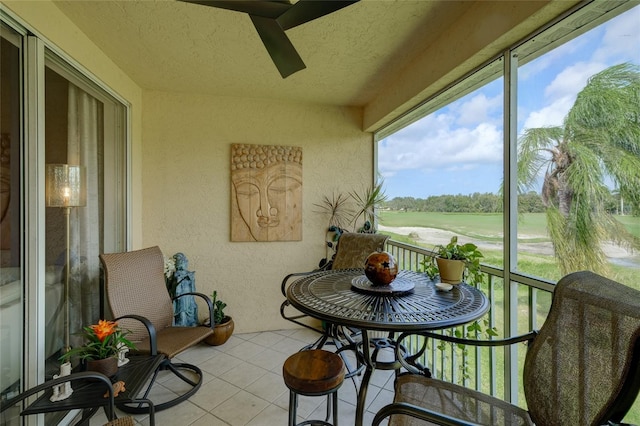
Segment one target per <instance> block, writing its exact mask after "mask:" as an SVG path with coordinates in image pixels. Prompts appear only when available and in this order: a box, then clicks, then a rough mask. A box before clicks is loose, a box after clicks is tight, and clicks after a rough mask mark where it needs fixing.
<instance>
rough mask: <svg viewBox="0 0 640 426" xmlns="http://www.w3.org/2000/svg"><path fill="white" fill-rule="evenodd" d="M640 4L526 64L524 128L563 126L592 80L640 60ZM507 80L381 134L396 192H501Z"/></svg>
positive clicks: (522, 71)
mask: <svg viewBox="0 0 640 426" xmlns="http://www.w3.org/2000/svg"><path fill="white" fill-rule="evenodd" d="M639 46H640V6H636V7H634V8H633V9H631V10H629V11H627V12H625V13H623V14H622V15H620V16H618V17H616V18H614V19H612V20H610V21H608V22H607V23H605V24H604V25H601V26H598V27H596V28H595V29H593V30H591V31H589V32H587V33H585V34H583V35H581V36H580V37H578V38H576V39H573V40H572V41H570V42H569V43H566V44H564V45H562V46H559V47H558V48H556V49H554V50H552V51H550V52H547V53H546V54H544V55H542V56H541V57H539V58H537V59H535V60H534V61H531V62H530V63H528V64H526V65H523V66H521V67H520V68H519V70H518V86H519V87H518V129H519V131H521V130H522V129H523V128H532V127H543V126H552V125H560V124H561V123H562V120H563V118H564V117H565V115H566V114H567V112H568V111H569V109H570V108H571V106H572V105H573V102H574V101H575V98H576V95H577V94H578V93H579V92H580V90H582V88H584V86H585V84H586V82H587V79H588V78H589V77H590V76H591V75H593V74H596V73H598V72H600V71H602V70H604V69H605V68H608V67H610V66H612V65H616V64H619V63H622V62H632V63H634V64H640V48H639ZM502 84H503V82H502V79H501V78H500V79H498V80H496V81H494V82H492V83H490V84H488V85H486V86H485V87H483V88H481V89H480V90H477V91H475V92H473V93H470V94H469V95H467V96H465V97H463V98H460V99H458V100H457V101H455V102H454V103H452V104H450V105H448V106H447V107H446V108H443V109H441V110H438V111H436V112H435V113H433V114H431V115H429V116H427V117H424V118H423V119H421V120H419V121H417V122H415V123H413V124H412V125H410V126H408V127H406V128H405V129H403V130H401V131H400V132H397V133H395V134H393V135H391V136H389V137H387V138H386V139H384V140H382V141H380V143H379V147H378V148H379V152H378V158H379V160H378V171H379V173H380V174H381V175H382V176H383V178H384V182H385V192H386V194H387V196H388V197H389V199H392V198H394V197H404V196H410V197H415V198H426V197H428V196H430V195H440V194H471V193H474V192H483V193H484V192H492V193H497V192H498V189H499V187H500V183H501V181H502V137H503V136H502Z"/></svg>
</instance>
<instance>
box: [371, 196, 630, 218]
mask: <svg viewBox="0 0 640 426" xmlns="http://www.w3.org/2000/svg"><path fill="white" fill-rule="evenodd" d="M619 199H620V197H619V195H618V194H616V193H615V192H613V193H610V194H609V196H608V197H607V198H606V199H605V200H603V202H604V205H605V208H606V210H607V211H608V212H609V213H612V214H620V213H621V211H620V209H621V203H620V202H619ZM380 206H381V207H382V208H386V209H390V210H399V211H414V212H443V213H445V212H446V213H502V196H501V195H499V194H492V193H484V194H481V193H479V192H476V193H474V194H469V195H462V194H458V195H432V196H430V197H428V198H426V199H424V198H414V197H395V198H394V199H392V200H387V201H385V202H383V203H381V204H380ZM622 206H623V209H624V212H623V213H624V214H632V213H634V212H632V210H631V206H629V205H624V204H622ZM545 209H546V208H545V206H544V204H543V202H542V197H541V196H540V194H538V193H536V192H534V191H530V192H528V193H526V194H521V195H519V196H518V211H519V212H520V213H544V212H545Z"/></svg>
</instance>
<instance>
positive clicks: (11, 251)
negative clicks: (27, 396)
mask: <svg viewBox="0 0 640 426" xmlns="http://www.w3.org/2000/svg"><path fill="white" fill-rule="evenodd" d="M1 17H2V20H3V23H2V32H1V34H0V35H1V36H2V39H1V42H2V45H1V46H0V47H1V49H0V55H1V60H2V61H1V64H2V69H1V73H0V79H1V84H2V88H1V89H2V90H0V94H1V95H0V99H1V102H2V103H1V105H0V107H1V108H0V113H1V121H0V148H1V152H0V185H1V186H0V188H1V189H2V193H1V194H0V201H1V205H0V213H1V215H2V216H1V217H0V219H1V220H0V262H1V263H0V333H1V336H0V350H1V353H0V398H1V400H2V401H3V402H4V401H5V400H6V399H8V398H10V397H12V396H14V395H15V394H17V393H18V392H20V391H22V390H23V389H25V388H27V387H31V386H34V385H35V384H37V383H40V382H42V381H43V380H46V379H50V378H51V377H52V376H53V375H54V374H58V373H59V371H60V364H61V363H60V360H59V358H60V356H61V354H62V353H64V352H65V351H66V350H67V348H69V347H74V346H77V345H79V344H80V343H81V342H80V341H78V336H77V332H78V331H80V330H81V328H82V327H84V326H87V325H90V324H93V323H95V322H97V321H98V319H100V313H101V306H100V302H101V298H100V266H99V258H98V255H99V254H100V253H102V252H113V251H121V250H125V249H126V248H127V229H126V217H127V203H126V194H127V183H126V182H127V176H126V163H127V160H126V148H127V145H126V135H127V106H126V104H125V102H123V100H122V99H120V98H119V97H118V96H117V94H114V93H112V92H110V91H109V89H108V88H106V87H105V86H104V85H103V84H101V83H99V82H98V81H97V80H96V79H95V78H94V77H93V76H91V75H89V74H88V73H87V72H85V71H83V70H79V69H77V68H75V67H73V66H72V65H70V64H69V63H68V62H67V61H66V60H65V58H64V57H63V56H62V55H61V54H58V53H57V51H56V50H55V46H47V45H46V43H45V42H44V41H42V40H39V39H38V38H36V37H34V36H30V35H27V34H28V31H27V30H26V29H24V28H21V27H20V26H19V25H18V24H16V23H15V22H13V21H12V20H11V19H10V18H8V17H6V16H5V15H2V16H1ZM5 18H6V22H4V21H5ZM68 170H81V171H82V172H81V175H73V176H72V179H67V177H69V176H71V174H69V176H67V175H66V174H65V173H66V171H68ZM74 173H75V172H74ZM77 176H81V179H75V177H77ZM76 183H78V184H80V186H79V187H78V188H76V187H75V186H74V185H75V184H76ZM76 190H77V191H78V194H80V196H79V197H78V199H75V198H74V194H75V193H74V191H76ZM14 414H15V413H8V414H7V413H3V416H2V418H0V424H1V425H5V424H6V425H12V424H20V419H19V418H17V417H15V416H14ZM65 414H66V413H59V414H48V415H47V416H46V418H45V419H44V422H45V424H58V423H60V422H63V423H64V422H65V421H66V420H64V419H63V417H64V416H65Z"/></svg>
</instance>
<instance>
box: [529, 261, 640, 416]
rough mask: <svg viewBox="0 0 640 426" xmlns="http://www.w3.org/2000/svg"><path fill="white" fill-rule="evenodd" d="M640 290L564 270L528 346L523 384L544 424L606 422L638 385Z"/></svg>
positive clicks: (532, 412)
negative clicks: (565, 273) (546, 314)
mask: <svg viewBox="0 0 640 426" xmlns="http://www.w3.org/2000/svg"><path fill="white" fill-rule="evenodd" d="M639 364H640V291H637V290H634V289H632V288H630V287H627V286H624V285H622V284H619V283H617V282H615V281H612V280H609V279H607V278H604V277H601V276H599V275H596V274H594V273H592V272H576V273H573V274H569V275H567V276H566V277H564V278H562V279H561V280H560V281H559V282H558V284H557V286H556V288H555V292H554V295H553V302H552V305H551V310H550V312H549V315H548V317H547V319H546V321H545V323H544V325H543V326H542V328H541V330H540V334H539V335H538V336H537V337H536V338H535V339H534V341H533V343H532V344H531V346H530V348H529V350H528V351H527V355H526V359H525V365H524V378H523V380H524V392H525V396H526V399H527V407H528V410H529V413H530V415H531V419H532V420H533V422H534V423H535V424H536V425H537V426H544V425H570V424H571V425H601V424H604V423H606V421H607V420H608V419H610V418H612V417H613V418H615V417H616V413H625V412H626V411H627V410H628V409H629V408H630V407H631V405H632V404H633V402H634V400H635V398H636V396H637V394H638V389H639V388H640V366H639Z"/></svg>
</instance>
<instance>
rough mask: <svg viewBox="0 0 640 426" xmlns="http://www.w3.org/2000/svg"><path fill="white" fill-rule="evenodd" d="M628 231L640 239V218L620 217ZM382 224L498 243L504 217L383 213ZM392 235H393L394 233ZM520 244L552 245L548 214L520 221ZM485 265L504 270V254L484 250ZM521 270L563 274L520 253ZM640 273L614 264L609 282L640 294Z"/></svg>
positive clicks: (544, 259)
mask: <svg viewBox="0 0 640 426" xmlns="http://www.w3.org/2000/svg"><path fill="white" fill-rule="evenodd" d="M616 218H617V219H618V220H620V222H621V223H622V224H623V225H625V227H627V229H628V230H629V231H630V232H631V233H633V234H634V235H637V236H639V237H640V218H638V217H634V216H617V217H616ZM380 224H382V225H384V226H390V227H401V226H405V227H423V228H435V229H441V230H446V231H451V232H453V233H455V234H457V235H459V236H460V237H468V238H473V239H476V240H480V241H487V242H496V241H501V240H502V214H470V213H437V212H396V211H382V212H380ZM390 234H391V233H390ZM392 237H393V239H395V240H397V241H402V242H406V243H409V244H415V245H421V246H423V247H425V248H428V249H432V248H433V245H429V244H426V245H425V244H418V243H416V242H415V240H413V239H411V238H409V237H407V236H404V235H398V234H392ZM518 242H520V243H539V242H550V239H549V237H548V236H547V230H546V217H545V214H544V213H527V214H523V215H521V216H520V218H519V220H518ZM483 253H484V255H485V259H484V260H483V263H485V264H489V265H494V266H498V267H500V266H502V252H501V251H497V250H495V251H492V250H483ZM518 270H520V271H522V272H525V273H527V274H531V275H536V276H539V277H544V278H547V279H551V280H555V281H557V280H559V279H560V278H561V274H560V271H559V269H558V267H557V265H556V263H555V261H554V259H553V257H551V256H545V255H536V254H529V253H524V252H519V253H518ZM639 272H640V271H639V270H638V268H632V267H625V266H621V265H618V264H611V273H610V274H609V275H608V276H609V278H611V279H613V280H615V281H619V282H621V283H624V284H626V285H628V286H630V287H634V288H636V289H638V290H640V273H639Z"/></svg>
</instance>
